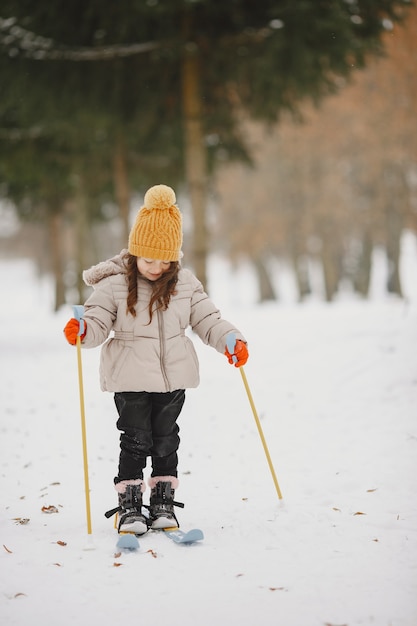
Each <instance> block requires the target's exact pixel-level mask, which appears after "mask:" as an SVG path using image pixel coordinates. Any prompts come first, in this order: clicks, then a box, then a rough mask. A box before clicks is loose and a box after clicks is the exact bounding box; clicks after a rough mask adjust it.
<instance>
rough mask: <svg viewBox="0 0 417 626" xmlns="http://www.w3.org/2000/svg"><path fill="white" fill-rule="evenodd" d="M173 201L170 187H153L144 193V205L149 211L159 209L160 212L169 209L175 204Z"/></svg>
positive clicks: (172, 192) (173, 193)
mask: <svg viewBox="0 0 417 626" xmlns="http://www.w3.org/2000/svg"><path fill="white" fill-rule="evenodd" d="M175 200H176V197H175V192H174V190H173V189H171V187H167V185H155V186H154V187H151V188H150V189H148V191H147V192H146V193H145V198H144V204H145V207H146V208H147V209H149V210H152V209H156V210H158V209H160V210H161V211H162V210H164V209H169V207H171V206H172V205H173V204H175Z"/></svg>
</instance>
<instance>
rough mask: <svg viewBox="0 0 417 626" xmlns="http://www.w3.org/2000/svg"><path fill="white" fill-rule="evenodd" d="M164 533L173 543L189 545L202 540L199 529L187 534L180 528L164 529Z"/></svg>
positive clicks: (201, 533)
mask: <svg viewBox="0 0 417 626" xmlns="http://www.w3.org/2000/svg"><path fill="white" fill-rule="evenodd" d="M164 533H165V535H166V536H167V537H169V538H170V539H172V541H174V543H185V544H191V543H195V542H196V541H202V540H203V539H204V534H203V531H202V530H200V529H199V528H193V529H192V530H188V531H187V532H184V531H183V530H181V529H180V528H164Z"/></svg>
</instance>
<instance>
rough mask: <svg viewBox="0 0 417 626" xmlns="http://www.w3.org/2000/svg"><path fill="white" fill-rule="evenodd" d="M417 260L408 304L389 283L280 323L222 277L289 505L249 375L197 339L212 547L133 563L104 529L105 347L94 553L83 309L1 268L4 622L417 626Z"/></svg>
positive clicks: (166, 545) (197, 433) (94, 396)
mask: <svg viewBox="0 0 417 626" xmlns="http://www.w3.org/2000/svg"><path fill="white" fill-rule="evenodd" d="M415 250H416V248H415V239H414V238H411V239H410V237H409V238H408V239H407V241H406V244H405V246H404V259H403V268H402V272H403V276H404V283H405V291H406V296H407V297H406V298H405V299H404V300H400V299H396V298H388V297H386V296H382V295H381V290H380V289H378V285H375V289H374V292H375V297H373V298H372V300H371V301H368V302H363V301H360V300H357V299H355V298H353V297H349V296H346V297H341V298H340V299H339V300H338V301H337V302H335V303H333V304H324V303H322V302H320V301H318V300H314V299H312V300H311V301H310V302H308V303H305V304H302V305H297V304H295V303H294V302H291V301H285V302H281V303H274V304H272V303H270V304H266V305H262V306H261V305H257V304H254V299H253V297H252V298H251V297H250V294H251V289H252V288H253V279H252V277H250V276H248V275H247V274H246V273H245V274H242V273H241V274H239V273H237V274H236V273H235V274H233V275H232V274H231V273H230V270H229V269H228V268H227V266H226V264H225V263H224V262H221V261H216V262H213V263H212V264H211V266H210V277H211V283H212V287H213V290H212V296H213V299H214V300H215V302H216V303H217V304H218V305H219V306H220V307H221V309H222V313H223V315H224V317H226V318H227V319H230V320H232V321H233V322H234V323H236V325H238V326H239V327H240V328H241V329H242V331H243V332H244V333H245V335H246V336H247V338H248V340H249V344H250V355H251V356H250V360H249V361H248V364H247V365H246V366H245V373H246V376H247V380H248V383H249V388H250V391H251V393H252V396H253V400H254V403H255V407H256V409H257V412H258V415H259V418H260V422H261V425H262V430H263V433H264V435H265V439H266V442H267V445H268V448H269V452H270V454H271V458H272V461H273V465H274V468H275V472H276V475H277V478H278V482H279V486H280V488H281V491H282V494H283V499H282V500H279V499H278V495H277V492H276V490H275V486H274V483H273V480H272V476H271V473H270V470H269V466H268V464H267V461H266V456H265V453H264V450H263V447H262V443H261V439H260V437H259V434H258V431H257V429H256V424H255V420H254V417H253V414H252V410H251V407H250V404H249V401H248V397H247V395H246V391H245V387H244V385H243V381H242V377H241V375H240V373H239V371H238V370H237V369H235V368H233V367H231V366H230V365H229V364H228V363H227V361H226V359H225V358H224V357H222V356H221V355H219V354H218V353H216V352H215V351H214V350H211V349H210V348H208V347H206V346H204V345H202V344H201V342H199V340H198V339H196V340H195V345H196V348H197V350H198V353H199V358H200V362H201V377H202V382H201V385H200V387H199V388H198V389H196V390H189V391H188V392H187V400H186V404H185V407H184V410H183V413H182V415H181V417H180V427H181V437H182V441H181V447H180V467H179V470H180V476H179V477H180V481H181V485H180V488H179V490H178V491H177V493H176V498H177V499H178V500H180V501H183V502H185V504H186V506H185V509H178V516H179V518H180V521H181V524H182V527H183V528H184V529H185V530H187V529H190V528H193V527H200V528H202V529H203V531H204V534H205V540H204V542H202V543H200V544H195V545H193V546H177V545H175V544H173V543H171V542H170V541H169V540H168V538H167V537H164V536H162V535H160V534H148V535H147V536H145V537H143V538H142V539H140V546H141V547H140V551H139V552H138V553H127V554H121V555H117V551H116V548H115V544H116V539H117V536H116V533H115V531H114V529H113V526H112V521H111V520H107V519H106V518H105V517H104V515H103V513H104V511H106V510H107V509H109V508H112V507H113V506H115V505H116V495H115V492H114V489H113V485H112V481H113V476H114V474H115V472H116V468H117V459H118V434H117V431H116V428H115V416H116V411H115V408H114V405H113V399H112V396H111V395H110V394H103V393H102V392H101V391H100V390H99V385H98V358H99V350H91V351H87V350H84V351H83V357H82V360H83V380H84V392H85V413H86V421H87V445H88V461H89V464H88V470H89V481H90V490H91V497H90V500H91V511H92V529H93V532H92V535H90V536H89V535H88V533H87V523H86V506H85V504H86V503H85V491H84V474H83V457H82V440H81V421H80V406H79V394H78V373H77V360H76V350H75V349H73V348H71V347H70V346H68V345H67V343H66V342H65V340H64V337H63V334H62V328H63V326H64V324H65V322H66V320H67V319H68V318H69V317H70V316H71V308H70V307H65V308H64V309H63V310H62V311H60V312H59V313H58V314H53V313H52V312H51V288H50V285H49V283H48V281H47V280H43V281H40V280H39V279H38V278H37V277H36V275H35V272H34V269H33V267H32V265H31V264H30V263H29V262H28V261H13V262H5V261H2V262H1V263H0V278H1V284H2V286H3V289H2V290H3V298H4V300H3V303H4V304H3V307H2V309H1V311H0V316H1V326H0V358H1V361H0V363H1V365H0V367H1V381H2V393H1V402H2V411H1V418H0V419H1V442H2V443H1V459H0V464H1V473H0V474H1V493H2V504H1V509H2V515H1V519H0V529H1V542H0V543H1V545H0V567H1V582H0V619H1V623H2V624H7V626H23V625H24V624H27V623H30V624H34V625H36V626H38V625H40V624H51V623H55V622H57V623H59V624H60V626H69V625H71V626H73V624H74V623H75V624H78V625H79V626H87V625H89V624H91V623H100V625H101V626H110V625H113V624H115V623H118V624H123V623H125V622H129V623H132V622H134V623H138V624H144V623H162V624H164V623H167V624H170V625H172V626H177V625H178V626H180V625H181V626H195V624H196V623H198V624H199V625H200V626H212V625H213V624H220V625H223V624H225V625H226V624H233V623H238V624H239V625H240V626H253V625H254V624H257V623H258V622H262V624H264V625H266V626H269V625H271V626H272V625H274V626H276V625H281V624H282V625H283V626H323V625H325V624H327V625H329V624H331V625H332V626H342V625H347V626H363V625H372V626H415V624H416V623H417V558H416V557H417V550H416V548H417V532H416V531H417V499H416V496H415V492H416V475H417V471H416V470H417V454H416V453H417V422H416V406H417V357H416V345H417V295H416V286H415V285H416V281H415V276H416V272H417V260H416V254H415ZM380 273H382V274H383V272H380ZM377 279H378V278H377ZM289 291H291V290H289ZM5 296H6V298H5ZM49 506H53V507H56V509H57V510H58V513H49V514H48V513H46V512H43V511H42V508H45V507H49ZM25 520H29V521H27V522H26V523H23V522H25ZM63 544H65V545H63Z"/></svg>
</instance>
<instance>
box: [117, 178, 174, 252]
mask: <svg viewBox="0 0 417 626" xmlns="http://www.w3.org/2000/svg"><path fill="white" fill-rule="evenodd" d="M175 200H176V198H175V192H174V190H173V189H171V187H168V186H167V185H155V186H154V187H151V188H150V189H148V191H147V192H146V194H145V198H144V206H143V207H142V208H141V209H140V211H139V212H138V214H137V217H136V220H135V223H134V224H133V226H132V230H131V231H130V235H129V246H128V248H129V252H130V254H133V255H134V256H137V257H144V258H145V259H159V260H161V261H178V260H179V259H180V257H181V245H182V218H181V213H180V210H179V209H178V207H177V206H176V205H175Z"/></svg>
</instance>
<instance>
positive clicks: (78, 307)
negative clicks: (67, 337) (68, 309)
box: [72, 304, 85, 337]
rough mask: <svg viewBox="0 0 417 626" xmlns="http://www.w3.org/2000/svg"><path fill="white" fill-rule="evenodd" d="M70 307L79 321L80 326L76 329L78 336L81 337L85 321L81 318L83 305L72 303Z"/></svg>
mask: <svg viewBox="0 0 417 626" xmlns="http://www.w3.org/2000/svg"><path fill="white" fill-rule="evenodd" d="M72 309H73V311H74V317H75V319H76V320H77V321H78V322H79V323H80V328H79V330H78V336H79V337H81V335H83V334H84V329H85V322H84V320H83V315H84V307H83V305H82V304H74V306H73V307H72Z"/></svg>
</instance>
